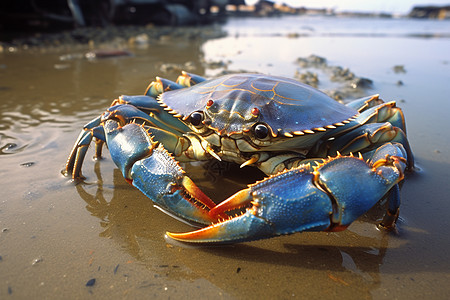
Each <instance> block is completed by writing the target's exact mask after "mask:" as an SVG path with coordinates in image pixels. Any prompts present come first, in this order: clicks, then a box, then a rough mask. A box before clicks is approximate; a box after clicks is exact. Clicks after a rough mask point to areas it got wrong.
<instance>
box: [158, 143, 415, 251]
mask: <svg viewBox="0 0 450 300" xmlns="http://www.w3.org/2000/svg"><path fill="white" fill-rule="evenodd" d="M402 149H403V147H402V146H401V145H400V144H396V145H393V144H387V145H386V146H383V147H381V149H380V151H377V152H376V153H375V154H374V157H377V159H376V161H374V162H370V163H367V162H366V161H364V160H363V159H362V158H357V157H353V156H338V157H337V158H330V159H328V160H325V161H324V162H323V163H321V164H319V165H318V166H317V167H314V168H310V167H309V166H305V165H304V166H301V167H298V168H295V169H291V170H289V171H284V172H282V173H279V174H277V175H275V176H271V177H269V178H267V179H265V180H263V181H260V182H257V183H256V184H253V185H251V186H249V188H248V189H245V190H242V191H240V192H238V193H236V194H235V195H233V196H231V197H230V198H228V199H227V200H225V201H224V202H223V203H221V204H219V205H218V206H216V207H215V208H213V209H212V210H211V212H210V214H211V215H214V214H223V213H224V212H226V211H232V210H236V209H238V208H242V207H243V208H246V209H245V212H244V213H243V214H242V215H240V216H238V217H230V218H229V219H228V220H225V221H223V222H218V223H217V224H214V225H211V226H208V227H206V228H203V229H199V230H197V231H193V232H188V233H167V236H169V237H170V238H172V239H175V240H179V241H183V242H194V243H237V242H243V241H252V240H258V239H263V238H270V237H274V236H278V235H282V234H290V233H294V232H301V231H322V230H325V231H340V230H344V229H345V228H347V226H349V225H350V224H351V223H352V222H353V221H354V220H356V219H357V218H358V217H359V216H361V215H362V214H363V213H365V212H367V211H368V210H369V209H370V208H371V207H372V206H373V205H374V204H375V203H377V202H378V201H379V200H380V199H382V198H383V196H384V195H385V194H386V193H388V192H389V191H390V190H391V189H392V188H393V187H396V186H397V183H398V182H399V181H401V180H402V179H403V170H404V169H405V167H406V163H405V162H406V159H405V158H404V153H405V152H404V150H402ZM397 155H399V156H397ZM393 203H394V204H395V205H394V206H397V208H398V205H399V202H397V201H396V200H394V201H393Z"/></svg>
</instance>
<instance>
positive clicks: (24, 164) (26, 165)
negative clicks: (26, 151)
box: [20, 161, 35, 167]
mask: <svg viewBox="0 0 450 300" xmlns="http://www.w3.org/2000/svg"><path fill="white" fill-rule="evenodd" d="M34 164H35V163H34V162H32V161H30V162H26V163H23V164H20V166H21V167H31V166H33V165H34Z"/></svg>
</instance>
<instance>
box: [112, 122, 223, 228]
mask: <svg viewBox="0 0 450 300" xmlns="http://www.w3.org/2000/svg"><path fill="white" fill-rule="evenodd" d="M104 129H105V134H106V143H107V145H108V148H109V152H110V154H111V158H112V160H113V161H114V163H115V164H116V165H117V166H118V168H119V169H120V170H121V172H122V174H123V176H124V177H125V179H126V180H127V181H128V182H129V183H131V184H132V185H134V186H135V187H137V188H138V189H139V190H140V191H141V192H143V193H144V194H145V195H146V196H147V197H149V198H150V199H152V200H153V202H154V203H155V205H156V206H157V207H158V208H160V209H161V210H163V211H164V212H166V213H168V214H170V215H172V216H175V217H177V218H179V219H183V220H185V221H187V222H190V223H193V224H211V222H213V221H216V219H215V218H211V217H210V216H209V214H208V211H209V209H210V208H211V207H213V206H214V205H215V204H214V202H213V201H212V200H211V199H209V198H208V197H207V196H206V195H205V194H203V192H202V191H201V190H200V189H199V188H198V187H197V186H196V185H195V184H194V183H193V182H192V180H190V179H189V177H187V176H185V175H184V171H183V169H182V168H181V167H180V166H179V165H178V163H177V161H175V160H174V159H173V158H172V156H171V155H170V154H169V152H167V150H165V149H164V147H163V146H162V145H160V144H158V143H157V142H154V141H153V139H152V138H151V135H150V134H149V133H148V132H147V130H146V129H145V128H144V127H143V126H141V125H138V124H136V123H129V124H127V125H125V126H123V127H121V126H120V124H119V123H118V122H116V121H115V120H107V121H106V122H105V125H104Z"/></svg>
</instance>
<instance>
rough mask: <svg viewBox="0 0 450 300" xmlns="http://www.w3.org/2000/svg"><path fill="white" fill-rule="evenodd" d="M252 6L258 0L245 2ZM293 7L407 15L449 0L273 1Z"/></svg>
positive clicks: (448, 3)
mask: <svg viewBox="0 0 450 300" xmlns="http://www.w3.org/2000/svg"><path fill="white" fill-rule="evenodd" d="M246 2H247V4H254V3H256V2H258V0H246ZM274 2H277V3H286V4H288V5H290V6H293V7H301V6H304V7H310V8H333V9H334V10H335V11H358V12H390V13H402V14H406V13H408V12H409V11H410V10H411V9H412V7H413V6H416V5H437V6H442V5H450V0H422V1H421V0H363V1H361V0H339V1H336V0H315V1H306V0H275V1H274Z"/></svg>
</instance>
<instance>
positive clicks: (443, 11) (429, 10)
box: [408, 5, 450, 20]
mask: <svg viewBox="0 0 450 300" xmlns="http://www.w3.org/2000/svg"><path fill="white" fill-rule="evenodd" d="M408 17H410V18H419V19H439V20H443V19H450V5H447V6H414V7H413V9H412V10H411V12H410V13H409V14H408Z"/></svg>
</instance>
